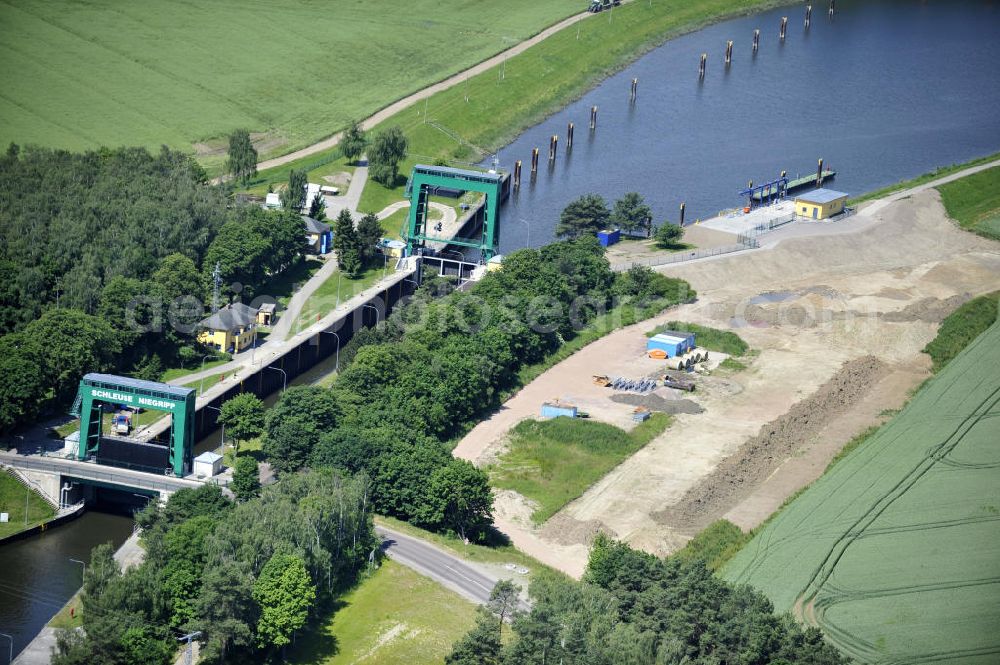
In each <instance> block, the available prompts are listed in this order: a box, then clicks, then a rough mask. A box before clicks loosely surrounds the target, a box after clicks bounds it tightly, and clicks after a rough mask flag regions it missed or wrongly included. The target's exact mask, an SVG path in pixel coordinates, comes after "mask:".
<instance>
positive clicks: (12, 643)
mask: <svg viewBox="0 0 1000 665" xmlns="http://www.w3.org/2000/svg"><path fill="white" fill-rule="evenodd" d="M0 635H2V636H4V637H6V638H7V639H8V640H10V653H9V654H8V656H7V658H8V660H7V662H8V663H13V662H14V636H13V635H8V634H7V633H0Z"/></svg>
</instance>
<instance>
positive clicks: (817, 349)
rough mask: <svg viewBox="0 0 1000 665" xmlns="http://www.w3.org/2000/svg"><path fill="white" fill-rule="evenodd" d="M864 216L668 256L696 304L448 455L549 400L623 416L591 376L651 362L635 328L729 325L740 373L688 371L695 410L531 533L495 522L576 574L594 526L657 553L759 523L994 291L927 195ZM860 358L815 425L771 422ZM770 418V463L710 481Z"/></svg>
mask: <svg viewBox="0 0 1000 665" xmlns="http://www.w3.org/2000/svg"><path fill="white" fill-rule="evenodd" d="M870 210H872V212H873V214H870V215H869V214H865V212H864V211H863V212H862V213H859V214H858V215H856V216H855V217H852V218H849V219H847V220H844V221H842V222H838V223H837V224H836V225H822V224H810V225H797V224H793V225H789V226H788V227H785V228H783V229H781V230H779V231H775V232H774V233H772V234H769V235H767V236H764V237H763V238H762V240H766V243H764V244H765V248H764V249H761V250H756V251H751V252H746V253H742V254H738V255H732V256H727V257H722V258H718V259H713V260H701V261H694V262H690V263H686V264H675V265H670V266H665V267H664V268H663V269H662V271H663V272H665V273H667V274H670V275H675V276H678V277H683V278H684V279H687V280H688V281H689V282H690V283H691V284H692V286H693V287H694V288H695V289H697V290H698V294H699V299H698V301H697V302H696V303H693V304H690V305H684V306H682V307H679V308H677V309H674V310H672V311H670V312H667V313H665V314H663V315H660V316H659V317H657V320H655V321H647V322H645V323H641V324H638V325H636V326H632V327H630V328H627V329H623V330H619V331H616V332H614V333H612V334H610V335H608V336H607V337H605V338H603V339H602V340H599V341H597V342H595V343H594V344H591V345H589V346H588V347H586V348H585V349H583V350H581V351H580V352H579V353H577V354H575V355H574V356H571V357H570V358H568V359H567V360H566V361H564V362H562V363H560V364H559V365H557V366H556V367H554V368H552V369H551V370H549V371H548V372H546V373H545V374H543V375H542V376H540V377H539V378H538V379H536V380H535V381H534V382H532V383H531V384H530V385H528V386H526V387H525V388H524V389H523V390H522V391H520V392H519V393H518V394H517V395H515V396H514V397H513V398H511V399H510V400H509V401H508V402H507V403H506V404H505V405H504V407H503V408H502V409H501V410H500V411H499V412H498V413H497V414H495V415H494V416H493V417H492V418H490V419H489V420H487V421H485V422H483V423H480V425H479V426H477V427H476V428H474V429H473V430H472V431H471V432H470V433H469V434H468V435H467V436H466V437H465V439H463V441H462V442H461V443H460V444H459V446H458V447H457V448H456V451H455V453H456V455H458V456H460V457H464V458H466V459H471V460H473V461H477V462H480V463H481V462H482V461H483V460H485V459H487V458H488V457H489V454H488V451H489V450H490V449H491V447H492V448H493V449H494V450H496V448H497V446H498V445H499V443H498V442H500V441H502V440H503V437H504V435H505V434H506V432H507V430H508V429H509V428H510V427H511V426H513V425H514V424H516V423H517V422H519V421H520V420H522V419H524V418H528V417H537V415H538V409H539V407H540V405H541V402H542V401H545V400H549V399H553V398H561V399H565V400H567V401H577V402H578V403H581V406H583V404H586V407H585V410H587V411H589V412H590V413H591V415H592V417H595V418H598V419H601V420H605V419H607V420H608V422H615V423H616V424H617V423H618V422H620V421H619V420H617V419H618V418H619V417H620V415H621V413H622V412H620V411H619V410H618V409H622V408H629V409H630V408H631V407H630V406H629V405H627V404H621V403H616V402H614V401H613V400H611V399H610V393H608V392H607V389H606V388H599V387H597V386H594V385H593V384H592V382H591V377H592V375H594V374H608V375H619V376H629V377H639V376H644V375H646V374H648V373H649V372H652V371H655V370H656V369H657V365H656V361H651V360H649V359H647V358H645V356H644V354H643V350H644V344H645V336H644V333H645V332H646V331H648V330H649V329H650V328H651V327H652V326H653V325H655V324H656V323H658V322H663V321H667V320H671V319H680V320H685V321H691V322H694V323H702V324H705V325H710V326H713V327H717V328H729V329H733V330H735V331H737V332H738V333H739V334H740V335H741V336H743V337H744V338H745V339H746V340H747V342H748V343H749V344H750V345H751V347H753V348H754V349H756V350H758V351H759V355H758V356H757V357H756V358H754V359H753V361H752V363H751V364H750V367H749V368H748V369H747V370H745V371H742V372H739V373H737V374H734V375H725V374H723V373H716V374H715V375H713V376H699V377H696V379H697V380H698V381H699V389H698V391H697V392H696V393H694V395H692V396H688V395H687V394H683V395H682V396H681V397H684V398H690V399H693V400H695V401H697V403H698V405H699V406H700V407H702V408H703V409H704V412H703V413H678V414H677V415H675V422H674V424H673V425H672V426H671V427H670V428H669V429H668V430H667V431H666V432H665V433H664V434H663V435H661V436H660V437H658V438H657V439H655V440H654V441H652V442H651V443H650V444H649V445H647V446H646V447H645V448H643V449H642V450H640V451H639V452H637V453H636V454H635V455H633V456H632V457H631V458H629V459H628V460H626V461H625V462H624V463H622V464H621V465H619V466H618V467H617V468H615V469H614V470H612V471H611V472H610V473H609V474H608V475H607V476H605V477H604V478H603V479H602V480H601V481H599V482H598V483H596V484H595V485H594V486H593V487H591V488H590V489H589V490H588V491H587V492H586V493H585V494H584V495H583V496H581V497H580V498H579V499H577V500H576V501H574V502H572V503H571V504H569V505H568V506H566V507H565V508H564V509H563V510H562V511H561V512H560V513H559V514H557V515H556V516H554V517H553V518H552V520H550V521H549V523H547V524H545V525H543V526H542V527H541V528H540V529H539V528H533V527H532V526H531V524H530V521H527V522H525V521H522V520H515V519H510V518H509V517H508V516H507V515H506V514H504V515H503V516H502V517H501V519H500V520H498V525H499V526H500V528H501V529H503V530H504V531H505V532H507V533H508V535H510V536H511V538H512V540H513V541H514V543H515V544H516V545H518V546H519V547H520V546H521V543H522V542H523V543H527V545H528V546H529V547H530V550H529V553H531V554H532V555H533V556H536V557H538V558H540V559H541V560H542V561H544V562H546V563H548V564H550V565H553V566H555V567H557V568H561V569H563V570H566V571H567V572H570V573H571V574H579V571H581V570H582V569H583V566H584V565H585V563H586V550H587V543H588V542H589V539H590V538H592V537H593V534H594V533H595V532H596V531H597V530H598V529H601V530H604V531H606V532H608V533H611V534H613V535H615V536H616V537H619V538H623V539H625V540H627V541H628V542H629V543H631V544H632V545H634V546H637V547H641V548H643V549H645V550H647V551H650V552H653V553H656V554H666V553H669V552H671V551H674V550H675V549H677V548H678V547H679V546H681V545H683V543H684V542H686V540H687V539H688V538H689V536H690V533H691V532H692V529H693V527H694V526H696V525H697V524H700V523H703V522H704V521H705V520H707V519H709V518H714V517H718V516H722V515H725V516H726V517H728V518H730V519H732V520H733V521H734V522H736V523H737V524H739V525H740V526H741V527H743V528H751V527H753V526H755V525H756V524H759V523H760V522H761V521H763V520H764V519H765V518H766V517H767V516H768V515H770V514H771V513H772V512H773V510H774V509H776V508H777V507H778V506H779V505H780V504H781V502H782V501H783V500H784V499H785V498H786V497H787V496H789V495H790V494H792V493H793V492H795V491H796V490H798V489H799V488H801V487H802V486H804V485H805V484H807V483H808V482H810V481H812V480H813V479H814V478H816V477H817V476H818V475H819V474H820V473H821V472H822V470H823V469H824V468H825V466H826V465H827V463H828V462H829V460H830V458H831V457H832V456H833V455H835V454H836V452H837V451H838V450H839V449H840V447H841V446H842V445H843V444H844V443H846V442H847V441H848V440H849V439H850V438H852V437H853V436H855V435H856V434H859V433H860V432H862V431H864V429H865V428H867V427H868V426H870V425H872V424H875V423H877V422H879V421H880V420H881V419H882V418H883V416H882V415H881V414H882V413H883V412H884V411H885V410H886V409H896V408H899V407H900V406H901V405H902V404H903V403H904V402H905V400H906V397H907V393H908V392H909V391H910V390H911V389H912V388H913V387H915V386H916V385H918V384H919V383H920V382H921V381H922V380H923V379H924V378H926V376H927V372H928V366H929V363H928V362H927V358H926V356H924V355H923V354H921V349H922V348H923V347H924V346H925V345H926V344H927V342H929V341H930V340H931V339H933V337H934V335H935V334H936V330H937V325H938V322H939V321H940V320H941V319H942V318H943V317H944V316H946V315H947V314H948V313H949V312H950V311H952V310H953V309H954V308H955V307H956V306H958V305H959V304H960V303H961V302H964V301H965V300H967V299H968V298H970V297H973V296H975V295H978V294H981V293H985V292H987V291H990V290H993V289H995V288H996V284H997V282H998V275H1000V244H997V243H994V242H991V241H989V240H985V239H983V238H979V237H977V236H974V235H972V234H968V233H966V232H963V231H961V230H959V229H957V228H956V227H955V225H954V224H953V223H952V222H951V221H950V220H948V219H947V217H946V216H945V214H944V210H943V208H942V206H941V204H940V200H939V197H938V195H937V192H936V191H934V190H927V191H922V192H920V193H918V194H915V195H913V196H912V197H910V198H906V199H903V200H901V201H896V202H892V203H889V204H887V205H878V206H872V208H871V209H870ZM868 356H872V357H874V358H875V359H877V367H878V371H876V372H874V373H872V374H871V375H870V376H868V378H867V379H866V380H863V381H861V382H860V385H858V386H856V387H855V388H856V389H854V390H853V391H852V393H851V398H850V399H846V400H841V402H840V403H839V405H838V406H836V407H835V408H834V407H829V408H827V407H822V408H820V409H819V412H817V414H816V415H817V418H816V419H811V418H808V417H807V418H806V419H805V420H804V421H802V420H801V419H800V420H795V419H794V418H793V419H792V420H793V422H791V423H790V424H789V423H788V420H787V419H786V420H781V419H782V418H783V417H785V416H786V414H789V412H791V411H792V410H793V408H794V407H795V406H796V404H799V403H800V402H802V401H803V400H806V399H808V398H809V397H810V396H812V395H814V394H815V393H817V391H818V390H820V389H821V387H822V386H824V384H827V383H828V382H829V381H830V380H831V378H833V377H835V376H836V375H838V373H839V372H841V370H842V368H843V367H844V366H845V363H846V364H847V365H848V366H849V367H850V366H852V364H855V363H863V362H865V361H864V359H865V358H867V357H868ZM835 383H836V382H835ZM835 396H836V391H835V392H834V397H835ZM834 401H835V400H834ZM813 406H815V404H813ZM812 412H813V410H811V409H810V410H808V413H806V416H808V414H809V413H812ZM820 412H825V413H826V414H827V415H826V417H820V416H821V415H822V413H820ZM624 413H626V414H627V413H628V411H625V412H624ZM793 415H794V414H793ZM800 415H802V414H800ZM772 423H774V425H775V426H778V425H781V424H782V423H784V424H785V426H787V427H788V428H789V430H788V435H789V436H788V437H785V438H784V441H785V443H786V444H787V445H786V446H785V447H781V446H778V447H777V448H775V449H770V450H769V452H765V453H764V456H765V457H766V456H767V455H768V454H769V455H770V456H771V458H772V459H770V460H769V461H767V463H766V464H764V465H763V466H754V468H755V469H757V471H756V472H755V473H753V474H752V477H749V480H748V482H742V483H740V489H739V491H738V492H726V491H724V490H722V489H720V487H722V485H716V486H713V485H712V484H711V483H712V482H713V479H714V481H715V482H717V483H722V484H725V483H727V482H729V480H731V477H727V475H726V474H725V473H717V469H718V468H719V466H720V464H722V463H723V461H724V460H726V459H727V458H728V457H730V456H731V455H734V454H736V453H737V452H738V451H740V449H741V447H742V446H743V445H744V444H745V443H746V442H748V441H750V440H751V439H753V438H754V437H758V439H759V437H760V436H761V435H762V433H763V435H764V436H766V433H767V431H768V430H767V428H768V426H770V425H771V424H772ZM750 457H751V458H753V459H754V460H755V462H754V464H755V465H756V464H757V461H756V457H754V456H750ZM741 477H742V476H741ZM706 483H707V484H708V485H707V486H708V488H709V489H710V490H711V495H712V496H717V497H721V499H720V500H718V501H713V502H711V510H707V511H704V512H703V513H698V514H695V515H694V516H693V517H692V516H691V515H689V514H688V513H690V511H681V510H680V509H681V508H682V507H684V501H685V497H688V498H690V496H689V492H691V491H692V490H693V488H695V487H698V486H699V484H701V486H702V487H706V485H705V484H706ZM516 503H517V499H516V498H515V497H505V498H502V499H501V500H500V501H498V504H499V505H501V506H503V508H504V510H506V507H507V505H508V504H509V505H513V504H516ZM688 507H690V505H689V506H688ZM498 512H501V513H502V512H503V510H500V511H498ZM528 512H529V514H530V511H528ZM682 513H683V515H684V517H683V519H680V518H678V515H681V514H682Z"/></svg>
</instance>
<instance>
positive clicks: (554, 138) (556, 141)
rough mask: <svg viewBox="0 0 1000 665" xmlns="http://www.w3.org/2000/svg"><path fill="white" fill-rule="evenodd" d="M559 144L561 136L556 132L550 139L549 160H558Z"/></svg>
mask: <svg viewBox="0 0 1000 665" xmlns="http://www.w3.org/2000/svg"><path fill="white" fill-rule="evenodd" d="M558 145H559V137H558V136H556V135H555V134H553V135H552V138H550V139H549V161H550V162H554V161H555V160H556V148H557V147H558Z"/></svg>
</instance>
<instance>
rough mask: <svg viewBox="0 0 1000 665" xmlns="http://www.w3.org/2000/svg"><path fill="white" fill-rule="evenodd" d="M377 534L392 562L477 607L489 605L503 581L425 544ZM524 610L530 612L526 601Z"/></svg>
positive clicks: (387, 533) (397, 535)
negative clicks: (478, 605) (469, 601)
mask: <svg viewBox="0 0 1000 665" xmlns="http://www.w3.org/2000/svg"><path fill="white" fill-rule="evenodd" d="M375 532H376V533H377V534H378V535H379V537H381V538H382V543H383V545H382V549H383V550H384V551H385V553H386V555H387V556H388V557H389V558H390V559H392V560H393V561H396V562H398V563H401V564H403V565H404V566H406V567H407V568H412V569H413V570H415V571H416V572H418V573H420V574H421V575H423V576H424V577H428V578H430V579H432V580H434V581H435V582H437V583H438V584H441V585H442V586H444V587H445V588H447V589H450V590H452V591H454V592H455V593H457V594H459V595H460V596H462V597H464V598H467V599H468V600H471V601H472V602H474V603H478V604H480V605H482V604H483V603H485V602H486V601H488V600H489V599H490V591H492V590H493V585H494V584H496V583H497V581H498V580H499V579H500V577H498V576H496V575H493V574H491V573H489V572H488V571H486V570H483V569H482V568H480V567H479V566H477V565H475V564H473V563H470V562H468V561H465V560H464V559H460V558H459V557H457V556H455V555H453V554H449V553H448V552H445V551H444V550H442V549H440V548H438V547H435V546H434V545H431V544H430V543H428V542H425V541H423V540H419V539H417V538H413V537H411V536H406V535H404V534H402V533H399V532H398V531H393V530H391V529H387V528H385V527H381V526H377V527H375ZM521 609H523V610H527V609H529V606H528V604H527V603H525V602H524V601H523V600H522V601H521Z"/></svg>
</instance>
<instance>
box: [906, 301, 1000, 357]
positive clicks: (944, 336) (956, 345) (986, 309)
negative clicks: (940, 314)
mask: <svg viewBox="0 0 1000 665" xmlns="http://www.w3.org/2000/svg"><path fill="white" fill-rule="evenodd" d="M998 309H1000V291H994V292H993V293H987V294H986V295H982V296H979V297H978V298H973V299H972V300H970V301H969V302H967V303H965V304H964V305H962V306H961V307H959V308H958V309H956V310H955V311H954V312H952V313H951V314H949V315H948V316H947V317H946V318H945V320H944V321H942V322H941V327H940V328H938V334H937V336H936V337H935V338H934V339H933V340H931V341H930V342H929V343H928V344H927V346H925V347H924V353H926V354H927V355H929V356H930V357H931V360H932V361H933V362H934V367H933V371H934V372H935V373H936V372H939V371H941V369H942V368H943V367H944V366H945V365H947V364H948V362H949V361H950V360H951V359H952V358H954V357H955V356H957V355H958V354H959V353H961V351H962V349H964V348H965V347H967V346H968V345H969V343H970V342H972V340H974V339H976V338H977V337H979V336H980V335H981V334H983V333H984V332H985V331H986V330H987V329H988V328H989V327H990V326H992V325H993V323H994V322H995V321H996V320H997V310H998Z"/></svg>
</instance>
